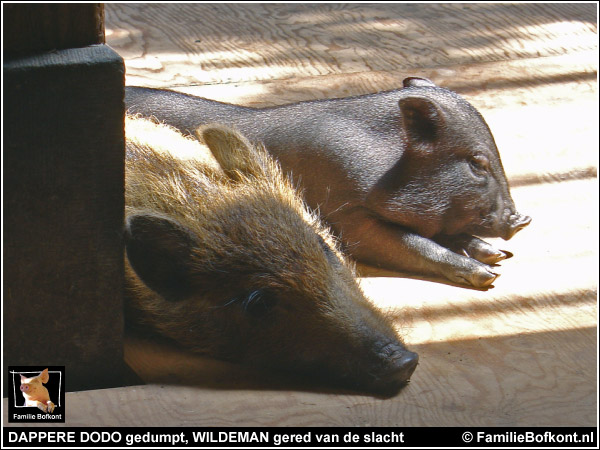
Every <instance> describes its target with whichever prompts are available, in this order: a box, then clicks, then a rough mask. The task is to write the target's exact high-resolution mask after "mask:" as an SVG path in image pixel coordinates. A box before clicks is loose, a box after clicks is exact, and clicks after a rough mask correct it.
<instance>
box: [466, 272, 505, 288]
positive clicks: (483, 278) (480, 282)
mask: <svg viewBox="0 0 600 450" xmlns="http://www.w3.org/2000/svg"><path fill="white" fill-rule="evenodd" d="M499 276H500V274H499V273H494V272H492V271H491V270H489V269H487V268H485V267H482V268H480V270H478V271H476V272H475V273H474V274H473V277H472V279H471V283H472V284H473V286H474V287H476V288H487V287H490V286H491V285H492V283H493V282H494V281H496V278H498V277H499Z"/></svg>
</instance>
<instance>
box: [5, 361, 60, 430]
mask: <svg viewBox="0 0 600 450" xmlns="http://www.w3.org/2000/svg"><path fill="white" fill-rule="evenodd" d="M44 369H48V375H49V376H48V382H47V383H46V384H43V386H44V387H45V388H46V389H47V390H48V394H49V395H50V401H51V402H52V403H54V411H52V412H44V411H42V410H41V409H39V408H37V407H35V406H27V405H25V397H24V396H23V393H22V392H21V375H23V376H24V377H26V378H31V377H37V376H38V375H39V374H41V373H42V371H43V370H44ZM8 422H9V423H64V422H65V367H64V366H8Z"/></svg>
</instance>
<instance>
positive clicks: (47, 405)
mask: <svg viewBox="0 0 600 450" xmlns="http://www.w3.org/2000/svg"><path fill="white" fill-rule="evenodd" d="M49 379H50V375H49V374H48V369H44V370H43V371H42V373H40V374H39V375H37V376H35V377H30V378H27V377H25V376H23V375H21V387H20V390H21V392H22V393H23V397H25V406H35V407H37V408H39V409H41V410H42V411H44V412H48V413H51V412H53V411H54V403H52V401H50V394H49V393H48V389H46V387H45V386H44V384H46V383H47V382H48V380H49Z"/></svg>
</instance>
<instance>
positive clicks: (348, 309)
mask: <svg viewBox="0 0 600 450" xmlns="http://www.w3.org/2000/svg"><path fill="white" fill-rule="evenodd" d="M201 138H202V139H204V140H205V142H206V143H207V145H208V147H209V148H210V150H211V151H212V153H213V154H214V155H215V157H216V159H217V160H218V161H219V163H220V165H221V167H222V168H223V172H224V174H225V177H224V178H225V179H224V180H221V181H220V186H219V188H218V190H217V191H215V192H214V193H213V195H212V196H207V194H206V192H209V189H206V188H203V189H202V191H203V192H204V193H203V194H202V195H197V196H196V198H194V199H193V200H192V201H191V202H192V206H191V207H190V208H189V210H186V211H185V212H184V213H178V214H170V215H167V214H164V213H155V212H149V211H139V210H138V211H135V210H130V211H128V217H127V224H126V233H125V234H126V248H127V262H128V272H129V273H128V278H129V291H130V295H129V297H130V298H132V302H133V304H134V307H135V308H136V309H138V310H140V311H141V312H142V315H141V320H142V321H145V322H147V323H149V324H150V325H152V326H153V327H154V328H156V329H157V330H158V331H160V332H161V333H162V334H164V335H166V336H169V337H171V338H173V339H175V340H176V341H178V342H179V343H182V344H184V345H185V346H186V347H188V348H190V349H192V350H195V351H197V352H200V353H203V354H207V355H210V356H213V357H216V358H220V359H226V360H231V361H238V362H242V363H245V364H252V365H257V366H262V367H269V368H277V369H284V370H286V371H292V372H295V373H303V374H309V375H310V376H311V377H315V378H322V379H325V380H328V381H330V382H331V381H333V382H334V383H338V384H342V385H344V386H346V387H351V388H356V389H361V390H367V391H377V392H393V391H395V390H397V389H399V388H400V387H401V386H402V385H404V384H405V383H406V382H407V381H408V379H409V377H410V376H411V374H412V373H413V371H414V369H415V367H416V365H417V360H418V356H417V354H416V353H413V352H410V351H408V350H406V348H405V346H404V345H403V343H402V341H401V340H400V338H399V337H398V335H397V333H396V331H395V330H394V329H393V327H392V326H391V325H390V323H389V321H388V320H387V319H386V318H385V317H384V316H383V315H382V313H381V312H380V311H379V310H377V309H376V308H375V307H373V306H372V305H371V303H370V302H369V301H368V300H367V299H366V298H365V296H364V294H363V292H362V291H361V289H360V287H359V286H358V284H357V281H356V279H355V274H354V269H353V266H352V265H351V264H350V263H349V262H348V261H347V260H346V259H345V257H344V256H343V255H342V254H341V252H340V251H339V250H338V247H337V245H336V243H335V241H334V239H333V237H332V236H331V234H330V233H329V231H328V230H327V229H325V228H324V227H323V226H322V225H321V223H320V222H319V220H318V219H317V217H316V216H315V215H313V214H311V213H309V212H308V210H307V209H306V207H305V205H304V204H303V203H302V201H301V200H300V198H299V196H298V194H297V193H296V191H295V190H294V189H293V186H291V185H290V183H289V182H288V181H287V180H286V179H284V177H283V176H282V174H281V171H280V169H279V167H278V166H277V165H276V164H275V163H274V162H273V160H272V159H271V158H269V156H268V155H267V153H266V152H265V151H264V149H262V148H257V147H254V146H252V145H250V144H249V143H248V142H247V141H245V140H244V139H243V138H242V137H241V136H239V135H237V134H235V133H231V131H227V129H222V128H212V127H209V128H207V129H205V130H204V132H203V133H202V135H201ZM182 195H185V194H182ZM188 197H190V196H189V195H188ZM186 201H190V199H189V198H188V199H186ZM175 203H177V201H175ZM194 211H195V212H194Z"/></svg>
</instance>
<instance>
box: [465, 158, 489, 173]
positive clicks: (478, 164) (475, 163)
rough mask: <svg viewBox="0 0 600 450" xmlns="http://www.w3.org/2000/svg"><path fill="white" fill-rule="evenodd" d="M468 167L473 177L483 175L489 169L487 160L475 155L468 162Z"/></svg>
mask: <svg viewBox="0 0 600 450" xmlns="http://www.w3.org/2000/svg"><path fill="white" fill-rule="evenodd" d="M469 167H471V170H472V171H473V173H474V174H475V175H480V176H481V175H483V174H485V172H487V171H488V169H489V167H490V162H489V160H488V159H487V158H486V157H485V156H483V155H475V156H473V157H472V158H471V159H470V160H469Z"/></svg>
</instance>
